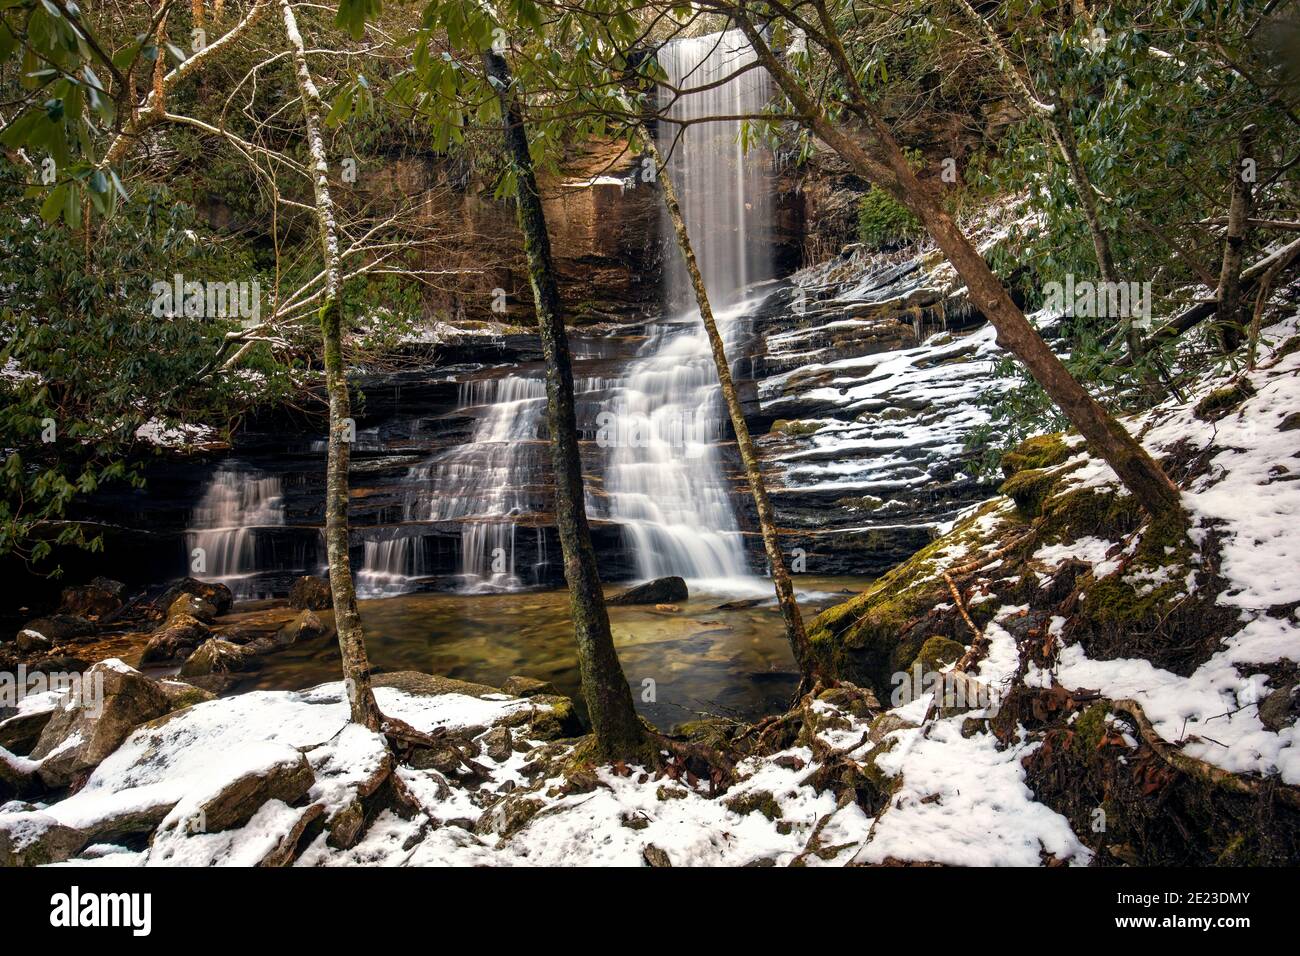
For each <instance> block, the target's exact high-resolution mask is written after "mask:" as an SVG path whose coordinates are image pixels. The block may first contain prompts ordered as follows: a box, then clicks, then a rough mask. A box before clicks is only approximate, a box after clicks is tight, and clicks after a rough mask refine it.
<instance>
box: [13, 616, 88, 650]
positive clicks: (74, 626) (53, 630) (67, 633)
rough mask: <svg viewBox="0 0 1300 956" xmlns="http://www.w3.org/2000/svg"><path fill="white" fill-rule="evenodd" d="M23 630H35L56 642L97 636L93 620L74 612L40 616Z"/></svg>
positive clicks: (29, 622) (28, 623)
mask: <svg viewBox="0 0 1300 956" xmlns="http://www.w3.org/2000/svg"><path fill="white" fill-rule="evenodd" d="M23 630H26V631H35V632H36V633H37V634H40V635H41V636H43V637H47V638H49V639H50V640H51V641H53V642H55V643H63V642H65V641H80V640H87V639H90V638H93V637H94V636H95V625H94V624H93V623H92V622H90V621H88V620H86V619H85V618H84V617H77V616H75V615H72V614H49V615H46V616H45V617H38V618H37V619H36V620H34V621H28V622H27V623H26V624H25V625H24V626H23Z"/></svg>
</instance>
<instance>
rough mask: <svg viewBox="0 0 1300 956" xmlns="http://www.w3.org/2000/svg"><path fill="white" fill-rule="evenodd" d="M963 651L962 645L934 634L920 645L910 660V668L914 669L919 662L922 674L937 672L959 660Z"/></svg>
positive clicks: (964, 649) (964, 650)
mask: <svg viewBox="0 0 1300 956" xmlns="http://www.w3.org/2000/svg"><path fill="white" fill-rule="evenodd" d="M965 653H966V648H965V647H964V646H963V645H961V644H959V643H957V642H956V641H954V640H950V639H949V638H946V637H940V636H939V635H937V634H936V635H935V636H934V637H931V638H927V639H926V642H925V643H924V644H922V645H921V651H920V653H918V654H917V655H916V660H914V661H913V662H912V667H911V670H913V671H915V670H916V665H917V664H918V663H919V664H920V665H921V674H922V675H925V674H930V673H937V672H939V671H941V670H943V669H944V668H945V667H947V666H948V665H949V664H954V663H956V662H957V661H959V660H961V659H962V656H963V655H964V654H965Z"/></svg>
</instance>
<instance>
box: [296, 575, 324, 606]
mask: <svg viewBox="0 0 1300 956" xmlns="http://www.w3.org/2000/svg"><path fill="white" fill-rule="evenodd" d="M333 603H334V599H333V597H332V595H331V592H330V586H329V582H328V581H324V580H322V579H320V578H313V577H311V576H310V575H305V576H303V577H301V578H299V579H298V580H297V581H294V582H293V587H292V588H290V589H289V607H291V608H293V609H294V610H296V611H304V610H306V611H324V610H326V609H328V608H330V607H332V606H333Z"/></svg>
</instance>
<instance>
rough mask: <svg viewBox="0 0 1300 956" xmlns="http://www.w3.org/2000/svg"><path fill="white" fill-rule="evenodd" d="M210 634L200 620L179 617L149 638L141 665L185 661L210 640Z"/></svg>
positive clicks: (186, 616)
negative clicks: (195, 649)
mask: <svg viewBox="0 0 1300 956" xmlns="http://www.w3.org/2000/svg"><path fill="white" fill-rule="evenodd" d="M210 633H211V632H210V631H209V630H208V626H207V625H206V624H204V623H203V622H202V621H200V620H199V619H198V618H194V617H190V616H189V615H188V614H181V615H178V616H176V617H174V618H172V619H171V620H169V621H167V622H166V623H165V624H163V626H162V627H161V628H159V629H158V630H157V631H155V632H154V633H153V635H152V636H151V637H150V638H149V643H148V644H146V645H145V648H144V652H143V653H142V654H141V655H140V663H141V664H155V663H159V662H163V661H181V660H184V659H185V658H187V657H189V656H190V654H192V653H194V648H196V647H198V646H199V645H200V644H202V643H203V642H204V641H206V640H207V639H208V637H209V635H210Z"/></svg>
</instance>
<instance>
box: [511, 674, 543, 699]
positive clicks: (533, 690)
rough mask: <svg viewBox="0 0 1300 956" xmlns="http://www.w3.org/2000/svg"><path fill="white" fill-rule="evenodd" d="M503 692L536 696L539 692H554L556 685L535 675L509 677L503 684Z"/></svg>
mask: <svg viewBox="0 0 1300 956" xmlns="http://www.w3.org/2000/svg"><path fill="white" fill-rule="evenodd" d="M501 692H502V693H504V694H509V695H510V696H511V697H536V696H537V695H538V694H554V693H555V685H554V684H552V683H550V682H548V681H544V680H537V679H536V678H534V677H519V676H515V677H507V678H506V682H505V683H504V684H502V685H501Z"/></svg>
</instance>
